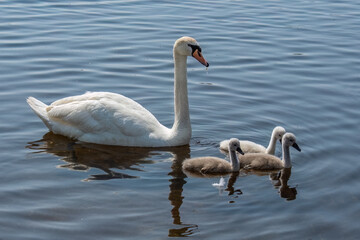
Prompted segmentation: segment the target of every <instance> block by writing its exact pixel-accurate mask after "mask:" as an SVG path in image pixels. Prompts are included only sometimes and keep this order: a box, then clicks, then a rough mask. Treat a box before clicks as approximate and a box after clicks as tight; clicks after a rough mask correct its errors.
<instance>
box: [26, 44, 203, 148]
mask: <svg viewBox="0 0 360 240" xmlns="http://www.w3.org/2000/svg"><path fill="white" fill-rule="evenodd" d="M173 52H174V67H175V71H174V104H175V106H174V108H175V121H174V125H173V127H172V128H167V127H165V126H163V125H162V124H161V123H160V122H159V121H158V120H157V119H156V118H155V116H154V115H153V114H151V113H150V112H149V111H148V110H147V109H145V108H144V107H143V106H141V105H140V104H139V103H137V102H135V101H134V100H132V99H130V98H127V97H125V96H122V95H120V94H116V93H110V92H87V93H85V94H83V95H78V96H72V97H67V98H63V99H60V100H57V101H55V102H53V103H52V104H51V105H49V106H48V105H46V104H44V103H42V102H41V101H39V100H37V99H35V98H33V97H29V98H28V99H27V102H28V104H29V105H30V107H31V108H32V109H33V110H34V112H35V113H36V114H37V115H38V116H39V117H40V119H41V120H42V121H43V122H44V123H45V125H46V126H47V127H48V128H49V130H50V131H52V132H54V133H56V134H61V135H64V136H67V137H70V138H74V139H78V140H80V141H84V142H91V143H99V144H107V145H120V146H138V147H163V146H180V145H186V144H189V141H190V137H191V124H190V116H189V105H188V96H187V76H186V71H187V66H186V59H187V56H193V57H194V58H196V59H197V60H198V61H199V62H200V63H202V64H203V65H205V66H206V67H208V66H209V64H208V63H207V62H206V60H205V59H204V58H203V56H202V54H201V48H200V46H199V45H198V43H197V42H196V40H195V39H193V38H190V37H182V38H179V39H178V40H177V41H176V42H175V44H174V49H173Z"/></svg>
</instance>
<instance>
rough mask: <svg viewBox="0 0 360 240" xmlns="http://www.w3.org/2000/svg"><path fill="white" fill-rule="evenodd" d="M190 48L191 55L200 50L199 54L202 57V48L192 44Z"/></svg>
mask: <svg viewBox="0 0 360 240" xmlns="http://www.w3.org/2000/svg"><path fill="white" fill-rule="evenodd" d="M188 46H189V47H191V51H192V53H191V54H194V52H195V51H196V49H197V50H198V53H199V56H200V57H201V54H200V53H201V47H200V46H198V45H192V44H190V43H189V44H188Z"/></svg>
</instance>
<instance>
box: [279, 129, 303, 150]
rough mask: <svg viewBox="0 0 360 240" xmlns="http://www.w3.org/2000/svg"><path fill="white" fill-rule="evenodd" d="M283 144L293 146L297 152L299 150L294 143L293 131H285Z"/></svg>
mask: <svg viewBox="0 0 360 240" xmlns="http://www.w3.org/2000/svg"><path fill="white" fill-rule="evenodd" d="M282 141H283V144H284V145H285V146H287V147H293V148H295V149H296V150H298V151H299V152H301V149H300V147H299V145H297V143H296V137H295V135H294V134H293V133H285V134H284V136H283V138H282Z"/></svg>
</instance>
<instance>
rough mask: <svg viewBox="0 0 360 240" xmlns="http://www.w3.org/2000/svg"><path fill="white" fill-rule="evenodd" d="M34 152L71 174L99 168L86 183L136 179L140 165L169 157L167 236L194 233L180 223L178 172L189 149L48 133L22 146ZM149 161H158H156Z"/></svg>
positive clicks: (191, 227)
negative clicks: (125, 144)
mask: <svg viewBox="0 0 360 240" xmlns="http://www.w3.org/2000/svg"><path fill="white" fill-rule="evenodd" d="M26 147H27V148H29V149H32V150H35V151H34V152H33V153H34V154H37V153H50V154H53V155H56V156H58V157H60V159H61V160H63V161H64V162H66V163H64V164H61V165H59V166H58V167H60V168H67V169H71V170H75V171H88V170H90V169H91V168H96V169H100V170H102V171H103V172H105V174H95V175H90V176H89V177H88V178H86V179H85V181H89V180H109V179H114V178H138V176H136V171H143V165H144V164H152V163H155V162H159V161H163V160H164V156H165V155H166V154H170V155H171V157H170V160H171V161H172V165H171V170H170V172H169V173H168V175H169V176H171V178H170V179H169V182H170V184H169V188H170V191H169V197H168V199H169V201H170V204H171V206H172V209H171V217H172V219H173V224H174V225H176V227H175V228H171V229H169V233H168V236H169V237H179V236H190V235H192V234H193V233H194V232H196V231H197V229H198V225H196V224H187V223H183V222H182V221H181V217H180V207H181V205H182V203H183V198H184V197H183V196H182V192H183V186H184V184H186V181H185V178H186V175H185V174H184V173H183V172H182V169H181V164H182V162H183V161H184V160H185V159H186V158H189V157H190V147H189V146H182V147H166V148H165V147H162V148H139V147H119V146H109V145H99V144H92V143H83V142H77V141H75V140H71V139H69V138H67V137H64V136H61V135H56V134H54V133H52V132H48V133H47V134H45V135H44V136H43V138H42V139H41V140H37V141H33V142H29V143H28V145H27V146H26ZM149 159H159V160H158V161H154V160H149ZM121 170H124V171H125V170H133V171H131V175H129V174H125V173H121V172H120V171H121Z"/></svg>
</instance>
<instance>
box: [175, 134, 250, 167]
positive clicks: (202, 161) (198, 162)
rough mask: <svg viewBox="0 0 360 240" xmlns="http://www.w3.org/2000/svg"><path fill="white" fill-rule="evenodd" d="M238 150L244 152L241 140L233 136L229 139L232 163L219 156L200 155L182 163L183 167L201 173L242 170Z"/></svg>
mask: <svg viewBox="0 0 360 240" xmlns="http://www.w3.org/2000/svg"><path fill="white" fill-rule="evenodd" d="M236 151H237V152H239V153H240V154H244V153H243V152H242V150H241V148H240V143H239V140H238V139H236V138H232V139H230V141H229V152H230V162H231V163H230V162H228V161H226V160H225V159H222V158H217V157H198V158H190V159H186V160H185V161H184V162H183V164H182V168H183V170H185V171H188V172H198V173H201V174H216V173H231V172H237V171H239V170H240V163H239V159H238V157H237V155H236Z"/></svg>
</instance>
